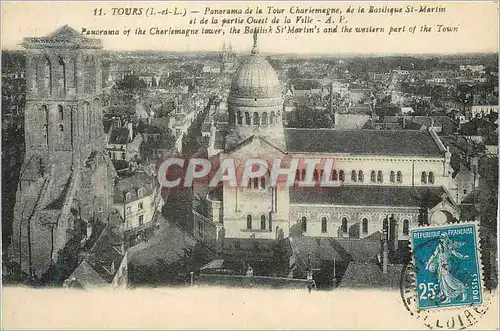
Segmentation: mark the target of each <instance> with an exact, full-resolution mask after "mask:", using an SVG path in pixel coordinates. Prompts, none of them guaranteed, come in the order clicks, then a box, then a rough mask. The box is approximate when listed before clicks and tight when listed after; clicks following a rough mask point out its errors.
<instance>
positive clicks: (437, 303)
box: [411, 222, 483, 310]
mask: <svg viewBox="0 0 500 331" xmlns="http://www.w3.org/2000/svg"><path fill="white" fill-rule="evenodd" d="M478 231H479V229H478V226H477V223H475V222H467V223H457V224H448V225H440V226H428V227H419V228H415V229H413V230H411V249H412V257H413V263H414V270H415V286H416V292H417V293H416V294H417V296H416V303H417V308H418V309H420V310H422V309H433V308H448V307H460V306H462V307H466V306H474V305H480V304H482V303H483V293H482V288H483V277H482V264H481V253H480V250H479V248H480V246H479V234H478Z"/></svg>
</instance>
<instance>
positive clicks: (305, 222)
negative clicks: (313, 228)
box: [300, 216, 307, 232]
mask: <svg viewBox="0 0 500 331" xmlns="http://www.w3.org/2000/svg"><path fill="white" fill-rule="evenodd" d="M300 223H301V225H302V232H307V218H306V217H305V216H302V219H301V222H300Z"/></svg>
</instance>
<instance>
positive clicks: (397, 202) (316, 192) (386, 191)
mask: <svg viewBox="0 0 500 331" xmlns="http://www.w3.org/2000/svg"><path fill="white" fill-rule="evenodd" d="M367 175H369V174H367ZM289 194H290V204H313V205H314V204H328V205H345V206H393V207H413V208H431V207H434V206H435V205H437V204H438V203H439V202H441V201H442V200H443V196H444V194H446V192H445V190H444V189H443V188H441V187H430V186H428V187H426V186H419V187H417V186H414V187H413V186H382V185H349V186H347V185H346V186H342V187H292V188H290V193H289ZM446 198H447V199H449V197H448V196H447V195H446Z"/></svg>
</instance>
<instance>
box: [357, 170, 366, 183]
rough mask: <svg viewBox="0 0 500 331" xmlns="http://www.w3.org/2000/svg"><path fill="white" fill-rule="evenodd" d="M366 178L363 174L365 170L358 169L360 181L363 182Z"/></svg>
mask: <svg viewBox="0 0 500 331" xmlns="http://www.w3.org/2000/svg"><path fill="white" fill-rule="evenodd" d="M364 180H365V176H364V174H363V171H362V170H360V171H358V182H361V183H362V182H364Z"/></svg>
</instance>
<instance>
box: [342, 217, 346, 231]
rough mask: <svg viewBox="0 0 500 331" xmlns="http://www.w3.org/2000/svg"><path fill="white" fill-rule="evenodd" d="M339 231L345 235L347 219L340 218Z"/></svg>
mask: <svg viewBox="0 0 500 331" xmlns="http://www.w3.org/2000/svg"><path fill="white" fill-rule="evenodd" d="M341 230H342V232H343V233H347V217H342V226H341Z"/></svg>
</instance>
